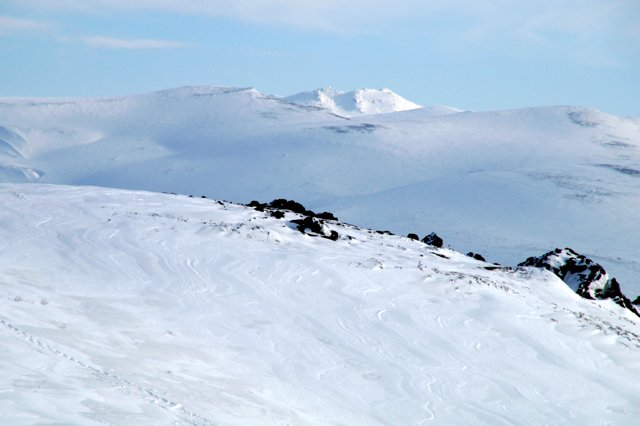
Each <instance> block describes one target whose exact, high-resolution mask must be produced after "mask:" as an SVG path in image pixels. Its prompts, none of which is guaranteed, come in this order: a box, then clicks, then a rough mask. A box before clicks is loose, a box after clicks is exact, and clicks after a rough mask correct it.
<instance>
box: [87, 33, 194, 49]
mask: <svg viewBox="0 0 640 426" xmlns="http://www.w3.org/2000/svg"><path fill="white" fill-rule="evenodd" d="M79 40H80V42H81V43H83V44H86V45H87V46H91V47H94V48H99V49H125V50H135V49H179V48H184V47H189V45H188V44H186V43H181V42H176V41H169V40H155V39H146V38H136V39H122V38H114V37H100V36H94V37H81V38H80V39H79Z"/></svg>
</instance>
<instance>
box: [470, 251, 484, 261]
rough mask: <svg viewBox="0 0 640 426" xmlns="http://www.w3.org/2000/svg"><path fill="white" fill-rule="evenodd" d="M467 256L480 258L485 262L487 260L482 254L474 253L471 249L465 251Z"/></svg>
mask: <svg viewBox="0 0 640 426" xmlns="http://www.w3.org/2000/svg"><path fill="white" fill-rule="evenodd" d="M467 256H469V257H473V258H474V259H476V260H481V261H482V262H486V261H487V259H485V258H484V256H482V255H481V254H478V253H474V252H472V251H470V252H469V253H467Z"/></svg>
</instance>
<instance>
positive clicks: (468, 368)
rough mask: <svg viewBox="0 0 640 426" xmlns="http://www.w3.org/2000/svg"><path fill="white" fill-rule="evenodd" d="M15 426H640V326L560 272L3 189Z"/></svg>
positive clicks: (3, 381)
mask: <svg viewBox="0 0 640 426" xmlns="http://www.w3.org/2000/svg"><path fill="white" fill-rule="evenodd" d="M0 206H2V209H1V210H0V292H1V294H0V414H1V415H0V417H1V418H2V424H3V425H31V424H82V425H93V424H95V425H98V424H117V425H140V424H158V425H168V424H195V425H217V424H220V425H234V424H238V425H247V424H251V425H273V424H314V425H315V424H349V425H389V424H394V425H396V424H397V425H400V424H401V425H425V424H447V425H469V424H487V425H495V424H530V425H540V424H581V425H600V424H607V423H609V424H616V425H635V424H636V423H637V419H638V418H640V382H639V381H638V380H637V379H638V377H640V364H639V363H638V359H639V356H640V325H639V323H638V318H637V317H636V316H635V315H633V314H632V313H630V312H629V311H628V310H625V309H623V308H621V307H619V306H617V305H616V304H615V303H613V302H611V301H608V300H587V299H583V298H581V297H579V296H578V295H576V294H575V293H574V292H572V291H571V289H570V288H568V287H567V286H566V285H565V284H564V283H563V282H562V281H561V280H560V279H559V278H557V277H556V276H555V275H553V274H551V273H550V272H548V271H546V270H544V269H542V268H518V269H515V270H511V269H502V268H498V269H495V270H488V269H486V268H487V267H488V266H491V265H489V264H487V263H484V262H481V261H479V260H476V259H473V258H471V257H468V256H466V255H463V254H461V253H457V252H454V251H452V250H448V249H445V248H436V247H433V246H429V245H426V244H424V243H422V242H420V241H415V240H412V239H410V238H407V237H403V236H396V235H388V234H386V233H378V232H375V231H371V230H368V229H364V228H358V227H356V226H353V225H345V224H341V223H339V222H336V221H330V220H327V221H325V222H324V225H325V226H327V227H328V228H329V229H330V230H333V231H336V232H337V233H338V234H339V235H340V237H339V238H338V239H337V240H336V241H331V240H329V239H326V238H314V237H310V236H308V235H305V234H302V233H300V232H298V231H297V230H296V229H294V228H295V226H293V225H292V223H291V221H292V220H296V219H300V218H301V216H300V215H298V214H296V213H293V212H290V211H285V210H282V211H283V212H284V216H283V217H282V218H281V219H277V218H274V217H272V216H271V214H270V212H268V211H264V212H260V211H257V210H255V209H253V208H249V207H246V206H241V205H236V204H232V203H228V202H217V201H213V200H209V199H201V198H189V197H186V196H179V195H170V194H154V193H147V192H140V191H137V192H130V191H123V190H115V189H100V188H93V187H60V186H46V185H33V184H30V185H26V184H4V185H0Z"/></svg>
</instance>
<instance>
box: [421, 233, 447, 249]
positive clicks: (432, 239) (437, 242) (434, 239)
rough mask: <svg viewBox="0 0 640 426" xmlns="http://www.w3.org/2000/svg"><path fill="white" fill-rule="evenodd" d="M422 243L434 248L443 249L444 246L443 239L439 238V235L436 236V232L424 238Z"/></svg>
mask: <svg viewBox="0 0 640 426" xmlns="http://www.w3.org/2000/svg"><path fill="white" fill-rule="evenodd" d="M422 242H423V243H425V244H429V245H430V246H434V247H442V245H443V244H444V241H443V240H442V238H440V237H438V235H436V233H435V232H432V233H430V234H429V235H427V236H426V237H424V238H423V239H422Z"/></svg>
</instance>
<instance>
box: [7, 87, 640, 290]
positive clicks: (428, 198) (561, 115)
mask: <svg viewBox="0 0 640 426" xmlns="http://www.w3.org/2000/svg"><path fill="white" fill-rule="evenodd" d="M0 126H1V129H0V130H1V131H0V179H1V180H3V181H6V182H27V181H29V182H44V183H63V184H81V185H98V186H106V187H120V188H130V189H146V190H153V191H173V192H178V193H187V194H197V195H200V194H206V195H208V196H209V197H215V198H221V199H230V200H236V201H242V202H248V201H250V200H252V199H257V200H263V201H267V200H271V199H274V198H280V197H285V198H291V199H296V200H298V201H301V202H303V203H304V204H305V205H307V206H309V207H310V208H312V209H317V210H330V211H333V212H335V213H336V214H337V215H338V217H340V218H342V219H344V220H347V221H349V222H353V223H359V224H362V225H365V226H369V227H373V228H377V229H391V230H393V231H394V232H397V233H408V232H417V233H419V234H422V235H424V234H425V233H428V232H431V231H436V232H437V233H438V234H439V235H440V236H442V237H443V238H444V240H445V244H450V245H451V246H452V247H454V248H456V249H459V250H461V251H464V252H466V251H474V252H479V253H481V254H482V255H484V256H485V257H486V258H487V259H489V260H490V261H498V262H501V263H505V264H510V265H515V264H517V263H519V262H521V261H523V260H525V259H526V258H527V257H529V256H532V255H539V254H541V253H545V252H547V251H549V250H551V249H553V248H555V247H571V248H573V249H574V250H576V251H577V252H579V253H581V254H584V255H585V256H587V257H589V258H591V259H594V260H595V261H597V262H598V263H600V264H601V265H603V266H604V267H605V269H606V270H607V271H608V272H609V273H610V275H611V276H612V277H616V278H617V279H618V280H619V281H620V283H621V285H622V288H623V292H625V293H626V294H627V295H628V296H630V297H631V298H632V299H633V298H635V297H636V296H637V295H638V294H640V280H638V276H640V262H639V261H638V259H640V246H639V245H638V244H637V240H638V235H640V221H638V220H637V219H638V214H637V212H638V211H640V121H639V120H638V119H628V118H620V117H615V116H611V115H608V114H605V113H603V112H599V111H595V110H591V109H586V108H579V107H544V108H530V109H522V110H511V111H496V112H476V113H474V112H463V113H455V114H444V115H443V114H439V115H434V113H433V112H432V111H431V110H429V109H428V108H423V109H416V110H410V111H402V112H395V113H390V114H377V115H363V116H357V117H350V118H349V117H340V116H337V115H335V114H333V113H332V112H331V111H329V110H327V109H325V108H321V107H318V106H313V105H300V104H296V103H292V102H290V101H289V100H287V99H285V98H278V97H274V96H269V95H264V94H261V93H260V92H258V91H256V90H255V89H234V88H217V87H185V88H180V89H174V90H167V91H163V92H156V93H149V94H142V95H136V96H128V97H118V98H101V99H7V98H4V99H0Z"/></svg>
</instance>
